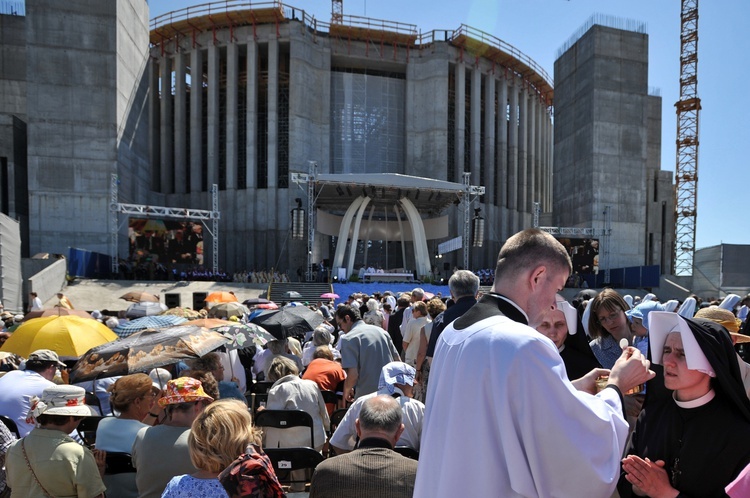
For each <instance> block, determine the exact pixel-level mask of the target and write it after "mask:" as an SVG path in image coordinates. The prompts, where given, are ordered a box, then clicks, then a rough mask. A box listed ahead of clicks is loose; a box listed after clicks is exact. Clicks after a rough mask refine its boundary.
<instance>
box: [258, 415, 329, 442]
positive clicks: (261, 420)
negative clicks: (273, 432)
mask: <svg viewBox="0 0 750 498" xmlns="http://www.w3.org/2000/svg"><path fill="white" fill-rule="evenodd" d="M255 425H256V426H257V427H275V428H277V429H289V428H291V427H309V428H310V448H315V441H314V439H315V436H314V434H315V431H314V426H313V419H312V416H311V415H310V414H309V413H307V412H306V411H303V410H261V411H259V412H258V413H257V414H256V415H255ZM321 444H322V442H321Z"/></svg>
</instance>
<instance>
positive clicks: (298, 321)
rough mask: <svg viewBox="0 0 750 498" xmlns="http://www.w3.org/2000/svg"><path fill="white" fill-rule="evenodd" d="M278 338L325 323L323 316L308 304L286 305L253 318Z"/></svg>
mask: <svg viewBox="0 0 750 498" xmlns="http://www.w3.org/2000/svg"><path fill="white" fill-rule="evenodd" d="M251 321H252V323H256V324H258V325H260V326H261V327H263V328H264V329H266V330H267V331H268V332H270V333H271V334H272V335H273V336H274V337H275V338H277V339H284V338H285V337H290V336H295V335H302V334H304V333H305V332H309V331H310V330H313V329H315V327H317V326H318V325H320V324H321V323H323V317H322V316H320V315H319V314H317V313H315V312H314V311H312V310H311V309H310V308H308V307H307V306H293V307H285V308H282V309H280V310H277V311H266V312H263V313H261V314H260V315H258V316H255V317H253V318H252V320H251Z"/></svg>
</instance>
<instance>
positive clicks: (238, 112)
mask: <svg viewBox="0 0 750 498" xmlns="http://www.w3.org/2000/svg"><path fill="white" fill-rule="evenodd" d="M148 17H149V16H148V5H147V3H146V2H145V1H144V0H127V1H122V2H120V1H118V2H104V3H98V2H75V3H65V2H57V1H53V0H27V2H26V16H25V17H23V16H9V15H0V23H2V24H1V25H0V27H2V30H1V32H2V39H1V40H0V43H2V50H3V52H2V53H3V57H4V60H3V62H4V66H3V67H14V68H22V69H17V70H15V71H12V72H5V71H4V72H3V74H2V75H0V90H2V91H1V92H0V130H1V132H0V157H2V158H3V161H4V162H3V174H4V175H5V177H4V179H8V180H12V181H13V182H15V183H12V182H11V183H8V182H3V185H4V187H3V188H4V190H3V191H2V193H0V197H2V204H1V206H2V211H3V212H4V213H8V214H10V216H11V217H14V218H16V219H20V220H21V221H22V229H21V231H22V234H23V233H26V235H25V237H26V238H27V240H28V245H27V246H26V247H27V249H26V250H27V251H28V253H36V252H41V251H44V252H65V251H66V248H67V247H68V246H76V247H82V248H85V249H89V250H93V251H98V252H102V253H107V254H110V253H112V252H113V247H112V244H111V241H112V240H113V239H112V237H111V234H112V233H117V234H118V236H117V237H116V240H117V244H116V245H117V248H116V249H117V251H116V252H117V254H118V256H120V257H125V255H127V254H128V235H129V234H128V226H127V223H124V221H123V220H120V222H119V223H115V221H113V218H112V216H111V213H110V204H111V202H112V185H113V183H112V180H111V179H112V175H113V174H115V175H117V178H118V182H117V183H116V184H115V188H116V190H117V199H118V201H119V202H126V203H134V204H140V205H157V206H170V207H184V208H193V209H209V208H210V207H211V200H212V194H211V190H212V186H213V185H218V206H219V211H220V212H221V219H220V223H219V233H218V236H219V238H220V239H219V240H220V243H219V245H218V248H219V249H218V251H219V252H218V256H219V262H220V263H219V264H220V265H221V266H222V267H224V268H225V269H226V270H227V271H230V272H232V271H240V270H243V269H263V268H278V269H281V270H282V271H284V270H288V271H290V273H291V274H294V272H296V271H298V269H300V268H304V267H305V265H306V264H307V263H309V262H310V261H313V262H318V261H320V260H327V262H328V265H329V266H331V267H336V266H338V267H344V268H346V269H347V270H348V271H349V273H351V271H352V269H353V268H358V267H361V266H372V267H381V268H402V269H406V270H409V271H412V270H413V271H416V272H417V273H418V274H419V275H418V276H423V275H425V274H426V273H427V272H436V273H440V274H442V273H443V272H444V271H447V270H448V269H450V268H453V267H455V266H463V264H464V261H465V259H464V258H463V250H462V249H458V250H449V249H450V248H454V247H455V244H454V245H450V244H448V245H442V246H441V244H444V243H446V242H449V241H455V240H456V239H460V238H462V237H463V243H462V244H460V245H462V246H464V247H466V246H469V245H471V246H472V247H470V248H467V249H468V250H469V251H470V254H468V255H467V258H466V259H468V260H469V263H468V264H469V266H470V267H472V268H475V269H476V268H491V267H494V263H495V258H496V256H497V252H498V250H499V248H500V245H501V244H502V243H503V242H504V241H505V240H506V239H507V237H508V236H510V235H512V234H513V233H515V232H516V231H518V230H521V229H523V228H526V227H530V226H532V225H533V224H534V222H535V216H534V210H535V208H534V206H535V203H538V205H539V214H540V218H539V219H540V221H541V224H542V225H558V226H575V227H585V226H593V227H595V228H601V229H602V230H604V229H606V230H609V231H608V232H607V233H611V234H612V235H611V238H612V241H610V243H609V244H608V247H607V248H605V250H607V251H609V255H610V263H609V264H610V266H613V265H632V266H637V265H646V264H661V265H662V268H664V269H668V268H669V266H670V265H669V261H666V260H665V259H664V258H665V257H668V255H669V254H670V253H671V247H669V248H666V249H665V247H666V246H668V245H669V244H670V243H671V242H670V240H669V239H668V237H667V238H664V237H662V235H663V233H666V232H669V233H671V231H672V228H671V225H670V223H673V222H672V221H671V219H670V217H669V216H668V215H667V216H665V215H664V214H663V213H664V212H666V213H671V210H670V206H669V205H667V206H665V207H664V208H662V209H666V211H660V210H659V209H657V207H658V206H657V204H658V205H659V206H662V204H661V203H662V201H663V202H668V200H666V199H662V192H661V190H659V193H658V194H657V193H654V196H653V202H651V199H652V195H651V194H652V189H662V188H667V184H671V180H670V179H668V178H667V177H666V176H665V174H664V173H663V172H660V171H659V164H658V150H659V148H660V138H659V137H660V125H661V123H660V117H659V116H660V115H659V113H658V107H659V105H657V104H660V99H658V98H656V97H652V96H649V95H648V93H647V80H646V75H647V71H646V70H645V69H643V70H641V71H638V72H637V73H633V74H631V73H629V72H627V68H625V66H626V64H625V63H623V64H620V65H617V67H614V68H613V69H617V71H619V72H617V73H616V74H617V76H616V78H615V77H610V76H606V75H602V72H606V70H607V68H608V67H610V65H609V62H608V61H611V60H612V57H614V56H613V55H612V54H603V53H599V52H597V51H596V50H593V51H589V52H587V53H588V54H589V55H590V56H591V58H592V59H591V60H592V61H594V60H597V61H600V62H598V63H596V64H594V65H595V66H596V72H595V73H594V76H595V77H594V76H592V77H591V78H590V79H589V80H588V81H590V82H591V83H592V85H594V86H596V85H598V84H600V83H602V84H605V86H606V85H610V84H611V81H610V80H611V79H612V78H615V79H616V80H617V81H618V84H619V85H620V86H619V87H618V88H619V90H617V91H619V92H620V93H621V94H622V95H626V94H628V95H630V94H637V98H636V100H634V101H633V102H630V101H626V100H624V99H619V100H618V99H614V100H612V101H611V102H610V101H608V104H607V105H608V106H610V107H608V108H607V111H606V112H607V113H610V114H612V113H622V114H623V115H624V114H627V113H631V114H632V116H631V114H628V116H630V117H632V121H633V122H632V123H626V124H624V125H623V126H622V127H621V128H619V131H618V132H617V133H615V134H614V135H606V136H605V135H603V134H596V133H594V134H591V135H590V136H589V137H588V138H587V139H586V141H584V142H580V141H576V140H569V138H570V137H572V136H574V135H575V136H577V137H579V138H580V137H581V135H580V133H581V131H579V130H583V129H594V130H596V129H599V126H598V125H597V124H595V123H596V122H597V119H596V117H595V116H594V114H593V113H587V112H585V110H578V111H576V110H575V108H574V103H572V100H571V98H572V97H573V96H575V95H577V94H578V93H576V92H580V91H581V88H583V87H585V91H586V92H588V93H587V94H586V95H588V96H589V97H591V98H588V100H587V103H586V105H588V106H591V107H590V108H589V110H591V109H597V108H598V107H599V104H601V103H602V102H604V101H603V100H601V99H600V96H601V95H602V92H603V91H609V90H607V89H606V88H605V89H603V90H602V91H600V90H598V89H594V87H593V86H592V87H588V86H586V85H584V84H583V83H582V82H583V80H582V79H580V78H579V80H578V83H576V84H574V85H572V86H571V83H570V82H571V81H572V80H570V79H569V75H570V74H572V73H571V71H573V69H570V70H566V71H567V72H566V73H565V75H561V77H560V80H559V82H558V83H557V84H558V85H559V87H560V88H561V89H563V90H565V92H566V93H564V94H563V95H562V96H561V95H560V90H559V89H558V92H557V95H555V94H553V84H552V80H551V78H550V77H549V75H547V74H546V73H545V71H544V70H543V69H542V68H541V67H539V66H538V65H537V64H536V63H535V62H534V61H533V60H532V59H530V58H529V57H527V56H526V55H524V54H523V53H521V52H520V51H519V50H518V49H516V48H515V47H513V46H511V45H509V44H507V43H505V42H503V41H502V40H500V39H498V38H496V37H494V36H492V35H490V34H487V33H483V32H480V31H477V30H475V29H473V28H471V27H468V26H464V25H462V26H459V27H457V28H456V29H450V30H424V29H421V28H418V27H417V26H414V25H409V24H401V23H396V22H390V21H382V20H373V19H366V18H357V17H351V16H346V15H341V16H339V17H337V19H336V20H335V21H336V22H323V21H321V20H318V19H315V18H313V17H311V16H310V15H309V14H307V13H306V12H305V11H304V10H301V9H297V8H295V7H291V6H287V5H284V4H281V3H278V2H239V1H230V2H217V3H215V4H203V5H200V6H196V7H190V8H187V9H183V10H181V11H176V12H172V13H169V14H166V15H163V16H160V17H158V18H155V19H152V20H151V21H150V23H149V20H148ZM594 28H596V29H594ZM592 29H593V31H594V32H595V33H605V34H606V33H608V31H601V30H599V31H597V29H598V27H597V26H594V27H593V28H592ZM615 31H617V32H618V34H617V36H618V37H620V38H622V39H625V38H628V37H629V36H631V35H630V34H628V33H627V30H626V31H622V30H615ZM636 34H637V36H636V37H637V38H639V39H640V41H639V42H638V43H639V45H638V46H639V47H640V48H639V49H638V54H637V56H638V61H637V64H638V65H639V66H641V67H642V68H647V64H648V56H647V53H648V52H647V37H646V35H645V34H644V33H636ZM588 36H589V35H583V36H581V37H580V41H578V42H577V43H576V44H575V46H579V47H583V48H586V47H587V46H585V45H583V44H584V42H585V43H589V44H592V43H593V42H587V40H588V38H587V37H588ZM592 36H594V37H601V36H602V35H601V34H595V35H592ZM597 39H598V38H597ZM626 45H627V44H626V43H624V42H623V43H621V44H620V45H616V47H615V46H614V45H613V47H615V49H620V50H625V49H626V48H627V47H626ZM550 49H552V48H550ZM569 52H570V50H564V51H563V52H562V53H561V61H562V62H560V61H558V64H568V63H566V62H565V59H566V57H567V54H568V53H569ZM11 59H12V63H10V64H9V62H11ZM581 60H582V59H581ZM622 60H623V61H625V60H627V61H629V60H630V58H629V56H624V57H623V58H622ZM568 65H569V64H568ZM566 67H567V66H566ZM584 69H585V68H577V74H579V75H583V71H584ZM556 73H557V65H556ZM563 76H564V77H563ZM556 78H557V77H556ZM566 78H568V79H566ZM626 82H632V83H633V87H632V88H630V87H628V88H626V85H625V83H626ZM610 86H611V85H610ZM579 87H580V88H579ZM571 92H572V93H571ZM573 100H575V99H573ZM553 103H554V104H555V105H556V106H559V107H560V108H559V109H558V110H557V112H556V117H555V130H554V132H553V120H552V109H553V108H552V106H553ZM618 105H622V106H624V107H623V109H622V110H620V109H619V108H617V107H616V106H618ZM634 105H635V106H636V107H637V108H634V107H633V106H634ZM602 112H603V111H602ZM592 119H593V121H591V120H592ZM582 120H583V121H582ZM631 125H632V126H631ZM566 130H567V131H566ZM9 137H10V138H9ZM603 139H606V140H609V142H608V143H609V145H610V146H611V150H610V152H608V154H609V155H610V156H613V157H614V156H616V155H617V154H618V152H617V151H618V150H619V149H618V146H619V145H618V144H625V145H627V144H631V143H634V142H637V144H634V146H637V148H638V151H637V153H636V154H634V155H633V156H632V157H630V156H629V157H628V160H627V161H625V160H623V161H621V162H616V164H615V163H611V164H608V163H605V162H600V163H597V164H598V166H596V167H595V168H594V169H591V165H590V164H588V163H586V164H582V163H581V162H580V161H579V160H578V158H579V154H583V153H584V152H585V153H586V154H588V153H590V152H592V151H595V148H596V147H602V146H601V145H597V144H596V141H597V140H603ZM592 140H593V141H594V143H592V142H591V141H592ZM553 143H554V144H555V145H556V146H557V148H558V149H559V150H556V152H555V153H556V157H555V167H554V180H555V181H554V187H553ZM625 145H623V147H625ZM587 168H588V169H587ZM608 168H610V169H608ZM605 170H606V171H612V172H615V171H617V172H619V173H618V175H620V176H621V177H622V178H620V176H618V177H617V178H616V180H617V181H612V182H611V183H610V184H608V185H609V187H608V188H609V190H607V191H606V192H605V193H604V194H603V195H600V196H599V197H597V198H596V199H593V198H591V197H590V196H589V192H598V193H602V192H603V191H601V190H599V187H598V186H597V185H598V183H599V182H600V181H603V180H605V181H607V182H609V181H610V180H612V178H610V177H608V176H606V174H605ZM368 175H379V177H377V178H376V177H373V176H368ZM628 175H630V176H632V177H639V178H643V181H642V182H635V183H633V184H632V185H630V184H628V185H629V186H628V190H627V192H628V194H627V195H626V194H624V193H623V194H620V193H618V188H617V187H618V186H624V185H625V182H624V181H623V178H625V177H626V176H628ZM576 178H580V179H583V178H585V179H586V180H585V182H584V181H582V182H577V180H576ZM558 179H559V180H560V181H559V182H558ZM8 185H15V188H13V187H9V186H8ZM584 185H587V186H586V187H585V188H584V189H581V188H580V187H581V186H584ZM653 192H656V190H653ZM581 193H583V194H584V195H581V196H580V198H579V201H580V202H581V203H588V202H589V201H591V203H590V205H591V209H592V212H584V211H585V210H582V209H580V208H575V209H574V208H572V205H571V204H570V202H571V201H570V200H566V199H568V198H569V197H570V196H571V195H577V194H581ZM633 193H637V195H633V196H632V197H631V196H630V194H633ZM597 195H599V194H597ZM651 204H654V206H656V207H651ZM605 205H612V206H613V209H612V210H611V211H610V215H611V223H610V224H606V223H605V220H603V219H601V218H600V217H598V215H597V212H596V211H598V210H599V209H603V208H604V206H605ZM646 205H648V206H649V207H643V206H646ZM637 206H641V207H643V209H641V207H637ZM295 209H297V210H298V211H297V214H298V215H300V216H292V215H291V214H290V213H292V211H293V210H295ZM654 209H656V211H654ZM641 211H645V212H641ZM652 211H653V212H652ZM626 215H627V216H626ZM620 216H625V217H626V218H627V219H625V218H623V219H622V220H620ZM657 218H658V220H657ZM295 219H296V220H297V221H296V222H295V221H294V220H295ZM475 219H481V220H483V223H477V222H476V221H475ZM655 220H656V221H655ZM310 222H312V224H311V223H310ZM482 225H483V226H484V230H483V233H480V232H478V231H477V230H479V229H480V227H481V226H482ZM311 227H312V229H310V228H311ZM24 230H26V231H25V232H24ZM665 231H666V232H665ZM650 234H660V235H658V237H656V238H654V237H652V235H650ZM467 235H468V236H467ZM660 237H661V238H660ZM305 239H307V241H308V243H307V244H306V243H305ZM472 239H474V240H473V241H474V242H476V245H474V244H472ZM652 239H653V240H652ZM340 241H346V243H345V244H341V243H340ZM625 242H626V243H625ZM448 246H450V247H448ZM341 247H345V249H341ZM206 250H207V251H209V252H210V251H211V249H210V246H207V249H206ZM621 250H622V251H624V252H623V254H622V256H620V255H619V251H621ZM665 251H666V252H665ZM665 254H666V255H667V256H665ZM439 256H440V257H439ZM425 259H427V260H428V261H425Z"/></svg>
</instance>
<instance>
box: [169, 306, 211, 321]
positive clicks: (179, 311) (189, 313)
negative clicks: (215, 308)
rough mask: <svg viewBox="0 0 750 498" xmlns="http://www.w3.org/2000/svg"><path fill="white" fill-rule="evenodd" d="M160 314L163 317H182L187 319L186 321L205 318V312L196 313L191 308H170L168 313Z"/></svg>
mask: <svg viewBox="0 0 750 498" xmlns="http://www.w3.org/2000/svg"><path fill="white" fill-rule="evenodd" d="M159 314H160V315H161V316H165V315H172V316H181V317H182V318H185V319H186V320H197V319H198V318H203V317H204V316H205V312H200V311H196V310H194V309H191V308H180V307H179V306H178V307H176V308H169V309H168V310H167V311H162V312H161V313H159Z"/></svg>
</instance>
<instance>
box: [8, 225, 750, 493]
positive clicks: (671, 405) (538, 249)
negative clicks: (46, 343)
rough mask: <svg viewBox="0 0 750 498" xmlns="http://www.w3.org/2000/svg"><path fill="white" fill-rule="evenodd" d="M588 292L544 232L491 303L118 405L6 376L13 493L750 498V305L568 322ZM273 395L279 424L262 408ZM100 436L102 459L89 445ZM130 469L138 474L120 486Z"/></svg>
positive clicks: (352, 321)
mask: <svg viewBox="0 0 750 498" xmlns="http://www.w3.org/2000/svg"><path fill="white" fill-rule="evenodd" d="M571 272H572V264H571V259H570V256H569V254H568V253H567V252H566V250H565V248H564V247H563V246H562V245H560V244H559V243H558V242H557V241H556V240H555V239H554V238H553V237H551V236H550V235H549V234H546V233H544V232H541V231H538V230H525V231H523V232H520V233H518V234H516V235H514V236H513V237H511V238H510V239H509V240H508V241H507V242H506V244H505V245H504V246H503V248H502V249H501V251H500V254H499V256H498V262H497V267H496V269H495V271H494V279H493V285H492V288H491V290H490V291H489V292H486V293H484V294H483V293H481V292H480V290H479V289H480V284H481V280H480V277H479V276H478V275H477V274H476V273H474V272H471V271H466V270H457V271H455V272H454V273H453V275H452V276H451V277H450V280H449V289H450V296H440V295H437V296H430V295H427V293H426V292H425V291H424V290H423V289H421V288H418V287H417V288H414V289H413V290H412V291H411V292H409V293H401V294H394V293H392V292H384V293H382V294H380V293H374V294H372V295H368V294H364V293H357V294H352V295H350V296H349V297H348V299H347V300H346V302H344V303H341V304H339V305H338V306H333V303H331V302H319V303H317V305H315V306H311V308H312V309H314V310H315V311H316V312H317V313H319V314H320V320H319V321H320V322H322V323H321V324H320V325H318V326H316V327H315V328H314V329H313V330H309V331H307V332H306V333H300V334H298V335H289V336H286V337H277V338H275V340H271V341H269V342H268V343H267V344H266V345H265V346H264V347H262V348H261V347H259V346H255V345H253V346H251V347H248V348H244V349H243V350H233V351H221V350H220V351H214V352H211V353H208V354H206V355H204V356H202V357H200V358H194V359H192V360H184V361H181V362H176V363H171V364H167V363H169V362H165V365H163V368H158V369H154V370H151V371H148V372H143V373H133V374H130V375H124V376H120V377H113V378H107V379H101V380H97V384H98V386H97V385H92V384H78V385H69V384H66V383H65V382H64V381H63V380H62V379H63V378H65V375H64V373H65V370H66V369H67V368H68V367H67V366H66V364H65V363H64V362H62V361H60V358H59V357H58V355H57V353H56V352H55V351H53V350H46V349H42V350H38V351H35V352H34V353H32V354H30V355H29V357H28V358H24V359H23V361H22V362H15V363H3V365H2V368H3V370H5V372H4V375H3V376H2V377H0V415H3V416H4V417H5V420H9V421H10V422H11V424H10V425H11V428H12V429H14V430H15V431H16V433H17V434H16V435H14V434H13V432H12V431H9V430H5V429H6V426H5V425H3V424H0V455H1V456H0V458H3V459H4V462H5V468H6V469H7V474H6V475H5V479H4V481H0V489H5V490H6V491H5V492H6V493H8V491H7V490H8V489H10V490H12V496H13V497H26V496H29V497H30V496H92V497H96V496H103V494H104V493H105V492H106V494H107V496H110V497H111V496H116V497H133V496H141V497H158V496H163V497H170V498H171V497H183V496H217V497H218V496H220V497H224V496H231V497H250V496H252V497H281V496H284V494H285V493H286V492H296V491H305V490H307V491H309V495H310V496H312V497H326V498H329V497H333V498H337V497H353V496H356V497H370V496H372V497H380V496H388V497H396V498H398V497H412V496H414V497H420V498H422V497H424V498H427V497H430V498H432V497H441V496H446V497H447V496H523V497H549V496H586V497H602V498H607V497H610V496H620V497H622V498H626V497H630V496H650V497H654V498H656V497H676V496H690V497H714V496H727V495H728V496H731V497H732V498H736V497H739V496H750V494H749V491H748V490H750V398H749V397H750V364H748V363H746V362H745V360H744V359H743V358H742V356H741V355H740V354H739V353H741V352H742V350H741V348H740V346H741V344H743V343H746V342H750V334H747V333H746V332H747V331H745V330H744V329H745V327H750V326H747V325H746V322H745V321H744V320H743V319H744V318H746V316H747V307H746V306H747V305H750V296H749V297H747V298H745V299H741V298H740V297H739V296H730V297H728V298H727V299H725V300H724V301H723V302H714V303H711V302H706V303H702V302H700V300H699V299H697V297H691V298H688V299H686V300H685V302H683V303H677V302H660V301H659V300H658V299H657V297H656V296H654V295H652V294H649V295H646V296H644V297H643V298H640V299H639V298H633V297H631V296H623V295H620V294H619V293H617V292H616V291H615V290H613V289H604V290H602V291H601V292H598V293H597V292H595V291H593V290H589V291H586V292H585V293H581V295H580V296H577V297H576V299H573V300H572V301H571V302H569V301H567V300H565V299H564V298H563V297H562V296H561V295H560V294H559V292H560V291H561V290H562V289H563V288H564V287H565V283H566V281H567V280H568V277H569V276H570V274H571ZM243 278H244V277H243ZM68 302H69V301H68ZM69 304H70V306H71V307H72V303H69ZM294 304H297V305H299V303H291V304H290V305H294ZM245 319H246V317H243V318H242V319H241V320H240V321H244V320H245ZM19 363H20V364H19ZM260 385H265V386H266V389H265V391H264V392H263V393H262V394H263V396H264V402H263V403H253V402H252V401H253V399H254V394H253V393H260V392H261V391H259V390H258V389H257V387H258V386H260ZM88 393H93V394H97V395H99V396H100V397H101V399H99V402H98V404H99V411H96V410H94V409H92V407H90V406H89V405H88V404H86V402H85V401H86V397H87V394H88ZM331 394H333V397H330V396H329V395H331ZM248 401H250V403H248ZM266 410H267V411H268V412H267V414H271V413H273V412H276V411H278V410H281V411H285V410H300V411H303V412H305V413H307V414H308V415H309V417H310V420H311V421H312V431H311V430H310V428H307V427H291V428H279V427H268V426H266V427H264V426H263V424H262V423H260V422H259V423H257V424H256V423H255V422H256V419H257V420H259V421H261V422H262V419H263V418H264V416H263V415H260V414H262V413H263V412H264V411H266ZM99 414H101V418H100V419H99V422H98V426H97V428H96V436H95V443H94V446H93V448H91V449H90V448H87V447H86V443H88V438H86V437H82V436H81V434H80V433H79V431H77V430H76V428H77V427H78V426H79V425H80V424H81V423H82V421H83V420H84V419H85V418H86V417H91V416H96V415H99ZM334 421H335V423H334ZM261 429H262V430H261ZM311 432H312V434H311ZM299 446H304V447H309V448H312V450H314V451H316V452H319V453H320V458H321V460H322V463H318V464H317V466H316V467H315V470H314V471H313V472H312V473H309V472H306V471H304V470H292V471H291V472H290V473H288V475H287V473H286V472H284V473H282V469H280V468H275V467H274V464H273V462H272V459H271V458H270V457H269V455H268V454H266V450H268V452H269V453H271V448H274V449H275V448H289V447H299ZM123 455H124V458H125V459H126V460H127V463H128V464H129V465H131V466H132V469H131V471H130V472H120V471H118V472H113V471H112V468H113V467H114V464H113V463H111V462H113V461H114V460H111V459H113V458H115V457H117V456H120V457H122V456H123ZM405 455H408V456H405ZM323 457H326V458H323ZM0 476H1V475H0ZM6 484H7V486H5V485H6ZM4 486H5V487H4Z"/></svg>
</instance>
